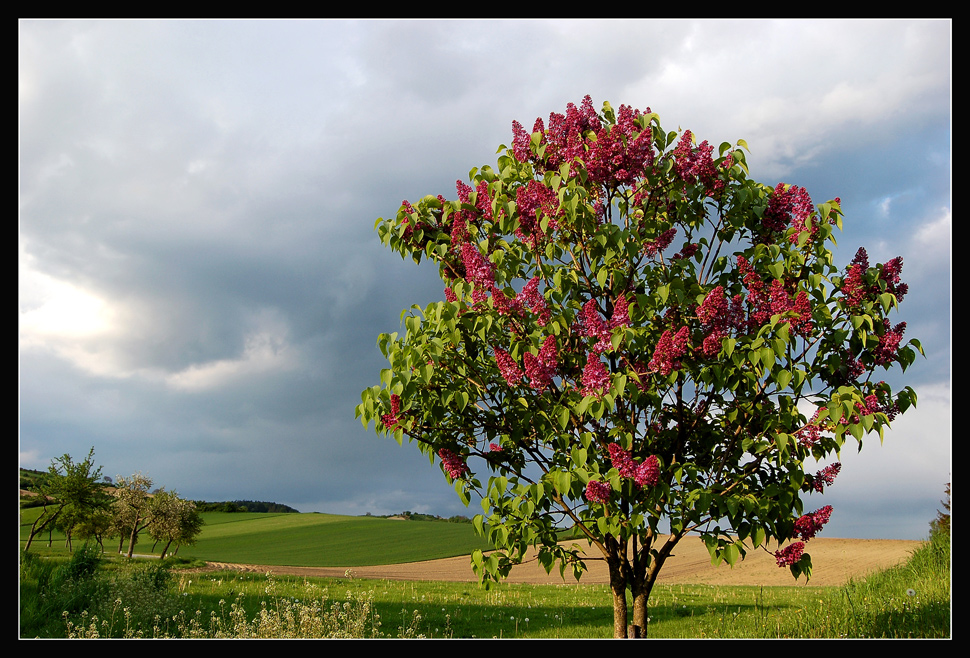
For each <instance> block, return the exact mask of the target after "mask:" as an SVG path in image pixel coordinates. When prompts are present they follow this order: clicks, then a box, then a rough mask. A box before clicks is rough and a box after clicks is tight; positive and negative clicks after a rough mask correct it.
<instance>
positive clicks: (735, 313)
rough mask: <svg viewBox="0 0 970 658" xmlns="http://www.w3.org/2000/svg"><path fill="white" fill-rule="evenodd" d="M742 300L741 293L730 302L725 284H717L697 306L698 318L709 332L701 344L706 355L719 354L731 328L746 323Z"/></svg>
mask: <svg viewBox="0 0 970 658" xmlns="http://www.w3.org/2000/svg"><path fill="white" fill-rule="evenodd" d="M742 302H743V297H742V295H740V294H737V295H735V296H734V298H733V299H732V300H730V302H729V301H728V298H727V295H726V294H725V292H724V286H717V287H716V288H714V289H713V290H711V292H709V293H707V296H706V297H705V298H704V301H703V302H702V303H701V304H700V306H698V307H697V319H698V320H700V322H701V324H702V325H703V326H704V328H705V330H706V331H707V332H708V333H707V335H706V336H705V337H704V342H703V343H702V344H701V352H702V353H703V354H704V356H707V357H715V356H717V354H718V353H719V352H720V351H721V341H722V339H724V338H727V336H728V335H729V334H730V332H731V330H733V329H736V328H738V327H740V326H741V325H743V324H744V312H743V310H742Z"/></svg>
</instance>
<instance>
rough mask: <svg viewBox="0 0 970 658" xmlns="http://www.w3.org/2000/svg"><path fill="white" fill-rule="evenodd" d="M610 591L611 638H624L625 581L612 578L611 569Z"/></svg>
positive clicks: (625, 629)
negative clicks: (611, 596)
mask: <svg viewBox="0 0 970 658" xmlns="http://www.w3.org/2000/svg"><path fill="white" fill-rule="evenodd" d="M616 576H619V574H616ZM610 589H611V590H612V591H613V637H615V638H617V637H626V636H627V628H626V622H627V606H626V581H624V580H623V579H622V578H617V577H614V573H613V569H612V568H610Z"/></svg>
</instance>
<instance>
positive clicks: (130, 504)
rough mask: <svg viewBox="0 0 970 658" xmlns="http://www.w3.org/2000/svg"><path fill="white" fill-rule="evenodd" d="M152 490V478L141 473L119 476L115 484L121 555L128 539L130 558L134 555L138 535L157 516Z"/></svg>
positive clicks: (115, 511) (115, 516)
mask: <svg viewBox="0 0 970 658" xmlns="http://www.w3.org/2000/svg"><path fill="white" fill-rule="evenodd" d="M151 488H152V480H151V478H149V477H147V476H145V475H142V474H141V473H136V474H134V475H132V476H131V477H129V478H126V477H121V476H119V477H118V481H117V482H116V483H115V492H114V495H115V501H114V504H113V508H114V532H116V533H117V534H119V535H120V537H121V539H120V542H119V545H118V552H119V553H120V552H121V550H122V548H121V547H122V546H123V545H124V540H125V538H126V537H127V539H128V557H129V558H130V557H131V556H132V555H133V554H134V550H135V544H136V543H137V542H138V533H140V532H141V531H142V530H144V529H145V528H147V527H148V525H149V524H150V523H151V522H152V518H153V516H154V515H155V510H154V509H153V507H152V504H151V495H150V494H149V491H151Z"/></svg>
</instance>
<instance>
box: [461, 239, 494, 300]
mask: <svg viewBox="0 0 970 658" xmlns="http://www.w3.org/2000/svg"><path fill="white" fill-rule="evenodd" d="M461 259H462V263H463V264H464V266H465V278H466V279H467V280H468V281H470V282H471V283H472V284H474V285H475V288H476V290H475V292H477V293H479V294H480V295H483V294H484V293H485V291H490V290H491V289H492V286H494V285H495V266H494V265H493V264H492V263H490V262H489V261H488V259H486V258H485V257H484V256H483V255H482V253H481V252H480V251H479V250H478V247H476V246H475V245H474V244H472V243H470V242H463V243H462V245H461ZM479 299H483V297H479ZM476 301H478V300H476Z"/></svg>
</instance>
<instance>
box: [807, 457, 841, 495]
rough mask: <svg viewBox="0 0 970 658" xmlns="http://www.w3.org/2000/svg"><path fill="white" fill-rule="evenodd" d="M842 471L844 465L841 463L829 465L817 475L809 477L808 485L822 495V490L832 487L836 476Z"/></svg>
mask: <svg viewBox="0 0 970 658" xmlns="http://www.w3.org/2000/svg"><path fill="white" fill-rule="evenodd" d="M841 470H842V464H840V463H839V462H835V463H833V464H829V465H828V466H826V467H825V468H823V469H822V470H821V471H819V472H818V473H816V474H815V475H809V476H808V478H807V479H808V484H809V486H811V488H812V489H814V490H815V491H817V492H818V493H822V490H823V489H824V488H825V487H827V486H829V487H830V486H832V483H833V482H835V476H837V475H838V474H839V471H841Z"/></svg>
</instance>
